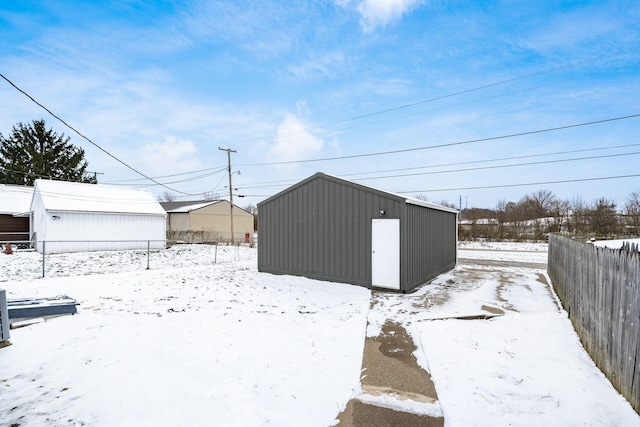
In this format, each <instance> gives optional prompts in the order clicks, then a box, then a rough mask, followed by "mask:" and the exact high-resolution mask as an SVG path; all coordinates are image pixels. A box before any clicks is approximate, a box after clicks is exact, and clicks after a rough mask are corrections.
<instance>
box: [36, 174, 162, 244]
mask: <svg viewBox="0 0 640 427" xmlns="http://www.w3.org/2000/svg"><path fill="white" fill-rule="evenodd" d="M31 215H32V222H31V223H32V224H33V232H34V237H35V238H34V240H35V241H36V242H37V243H36V247H37V249H38V252H45V253H61V252H85V251H98V250H121V249H147V248H148V247H150V248H154V249H159V248H164V247H165V245H166V215H167V214H166V212H165V211H164V209H162V206H160V203H158V201H157V200H156V199H155V197H154V196H153V194H151V193H150V192H149V191H146V190H139V189H133V188H121V187H115V186H108V185H101V184H83V183H77V182H64V181H50V180H42V179H38V180H36V182H35V187H34V192H33V199H32V200H31Z"/></svg>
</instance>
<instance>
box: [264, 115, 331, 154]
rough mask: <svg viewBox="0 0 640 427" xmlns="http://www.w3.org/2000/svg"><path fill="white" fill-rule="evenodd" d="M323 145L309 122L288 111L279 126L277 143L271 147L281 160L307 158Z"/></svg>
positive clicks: (317, 151)
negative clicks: (310, 127) (312, 130)
mask: <svg viewBox="0 0 640 427" xmlns="http://www.w3.org/2000/svg"><path fill="white" fill-rule="evenodd" d="M298 107H300V105H298ZM305 108H306V106H305ZM323 145H324V143H323V141H322V139H320V138H318V137H316V136H315V135H313V133H312V132H311V130H310V129H309V127H308V125H307V124H305V123H304V122H303V121H302V120H301V119H300V118H298V117H296V116H295V115H293V114H290V113H287V114H286V115H285V117H284V120H283V121H282V123H281V124H280V126H278V134H277V137H276V145H275V146H274V147H273V148H272V149H271V154H272V155H273V156H274V157H275V158H276V160H277V161H280V162H287V161H293V160H305V159H308V158H309V157H310V156H312V155H313V154H316V153H319V152H320V151H321V150H322V147H323Z"/></svg>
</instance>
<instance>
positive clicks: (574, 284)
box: [548, 235, 640, 413]
mask: <svg viewBox="0 0 640 427" xmlns="http://www.w3.org/2000/svg"><path fill="white" fill-rule="evenodd" d="M548 272H549V277H550V278H551V280H552V282H553V287H554V289H555V291H556V293H557V294H558V296H559V298H560V300H561V301H562V305H563V306H564V309H565V310H566V311H567V313H569V318H570V319H571V323H573V327H574V328H575V330H576V332H577V333H578V335H579V336H580V339H581V340H582V344H583V346H584V348H585V349H586V350H587V352H588V353H589V354H590V355H591V358H592V359H593V360H594V362H595V363H596V365H597V366H598V367H599V368H600V369H601V370H602V372H604V374H605V375H606V376H607V377H608V378H609V380H610V381H611V383H612V384H613V386H614V387H615V388H616V389H617V390H618V391H619V392H620V393H621V394H622V395H623V396H625V397H626V398H627V400H629V402H630V403H631V405H632V406H633V408H634V409H635V410H636V412H639V413H640V253H639V252H638V247H637V245H627V246H626V247H624V248H622V249H609V248H601V247H596V246H594V245H589V244H585V243H580V242H576V241H573V240H571V239H567V238H564V237H560V236H557V235H550V236H549V260H548Z"/></svg>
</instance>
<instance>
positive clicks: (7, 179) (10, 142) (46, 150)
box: [0, 120, 97, 185]
mask: <svg viewBox="0 0 640 427" xmlns="http://www.w3.org/2000/svg"><path fill="white" fill-rule="evenodd" d="M70 139H71V138H69V137H66V138H65V136H64V134H62V135H60V136H58V135H56V133H55V132H53V130H52V129H49V130H47V129H46V127H45V123H44V120H34V121H33V123H31V124H29V125H25V124H23V123H18V124H17V125H15V126H14V127H13V130H12V131H11V134H10V135H9V136H8V137H4V136H3V135H2V134H1V133H0V183H3V184H20V185H33V183H34V181H35V180H36V179H37V178H44V179H57V180H61V181H74V182H87V183H92V184H95V183H96V182H97V181H96V178H95V176H92V175H89V174H88V173H87V172H86V170H87V166H88V163H87V161H86V160H85V158H84V150H83V149H81V148H79V147H76V146H74V145H73V144H71V143H70V142H69V140H70Z"/></svg>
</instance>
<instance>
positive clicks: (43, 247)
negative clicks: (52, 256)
mask: <svg viewBox="0 0 640 427" xmlns="http://www.w3.org/2000/svg"><path fill="white" fill-rule="evenodd" d="M36 245H37V243H36ZM46 252H47V251H46V250H45V241H44V240H43V241H42V277H44V254H45V253H46Z"/></svg>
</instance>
